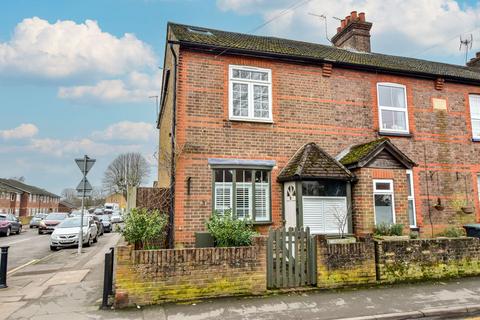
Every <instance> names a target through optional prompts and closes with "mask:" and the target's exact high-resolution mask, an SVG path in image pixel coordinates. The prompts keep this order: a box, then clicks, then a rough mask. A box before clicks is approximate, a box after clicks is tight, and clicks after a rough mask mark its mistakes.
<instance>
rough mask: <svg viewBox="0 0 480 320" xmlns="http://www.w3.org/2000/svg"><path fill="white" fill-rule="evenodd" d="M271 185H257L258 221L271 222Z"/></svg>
mask: <svg viewBox="0 0 480 320" xmlns="http://www.w3.org/2000/svg"><path fill="white" fill-rule="evenodd" d="M269 207H270V184H269V183H266V182H260V183H255V214H256V221H268V220H270V217H269V213H270V208H269Z"/></svg>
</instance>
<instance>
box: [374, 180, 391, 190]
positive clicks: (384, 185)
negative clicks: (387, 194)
mask: <svg viewBox="0 0 480 320" xmlns="http://www.w3.org/2000/svg"><path fill="white" fill-rule="evenodd" d="M375 189H376V190H386V191H389V190H390V182H375Z"/></svg>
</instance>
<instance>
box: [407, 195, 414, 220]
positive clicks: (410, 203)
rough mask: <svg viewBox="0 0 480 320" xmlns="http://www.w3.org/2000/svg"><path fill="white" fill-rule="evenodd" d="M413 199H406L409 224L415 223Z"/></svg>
mask: <svg viewBox="0 0 480 320" xmlns="http://www.w3.org/2000/svg"><path fill="white" fill-rule="evenodd" d="M413 206H414V203H413V199H411V200H408V221H409V222H410V225H411V226H414V225H415V211H414V210H413Z"/></svg>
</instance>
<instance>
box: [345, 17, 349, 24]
mask: <svg viewBox="0 0 480 320" xmlns="http://www.w3.org/2000/svg"><path fill="white" fill-rule="evenodd" d="M345 21H347V24H349V23H350V16H346V17H345Z"/></svg>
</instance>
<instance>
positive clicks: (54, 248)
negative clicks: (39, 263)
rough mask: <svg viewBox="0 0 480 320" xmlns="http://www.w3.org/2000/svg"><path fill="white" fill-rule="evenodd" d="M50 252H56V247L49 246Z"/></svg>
mask: <svg viewBox="0 0 480 320" xmlns="http://www.w3.org/2000/svg"><path fill="white" fill-rule="evenodd" d="M50 250H52V251H57V250H58V248H57V247H55V246H50Z"/></svg>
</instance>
